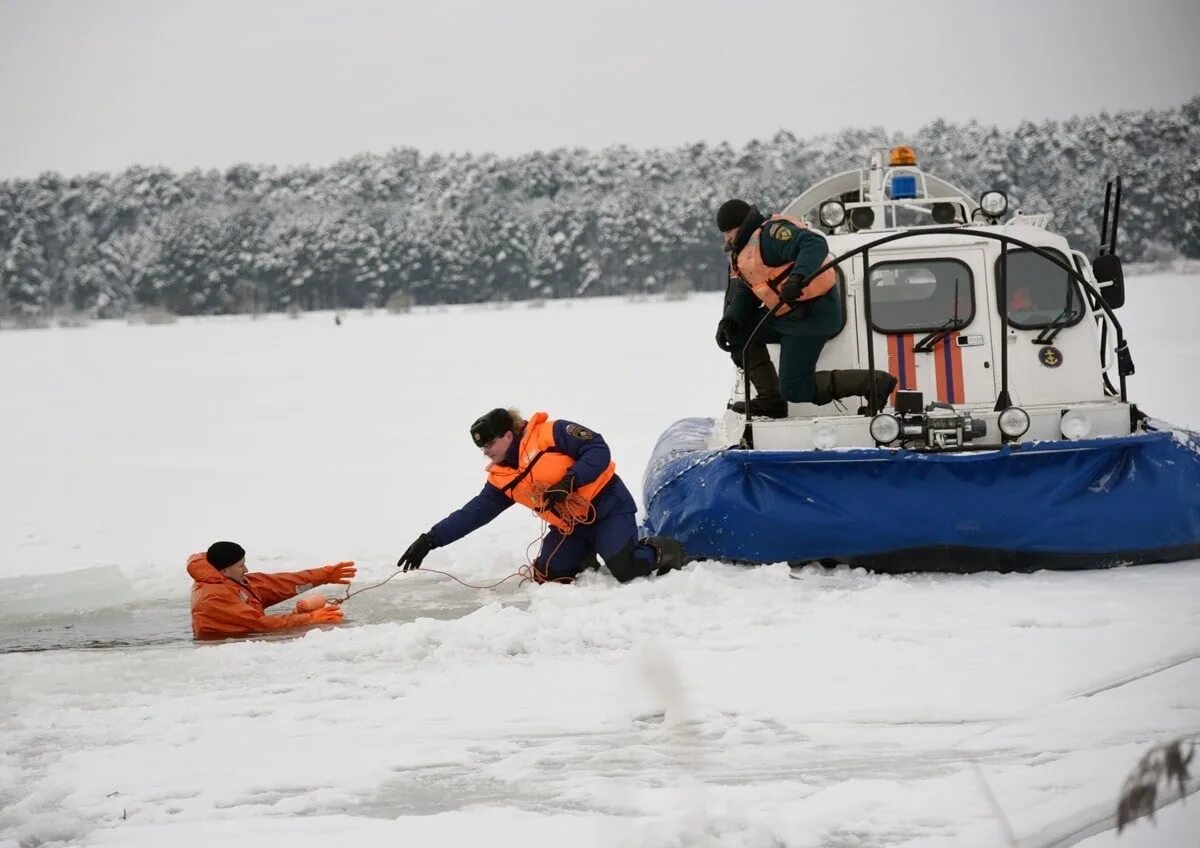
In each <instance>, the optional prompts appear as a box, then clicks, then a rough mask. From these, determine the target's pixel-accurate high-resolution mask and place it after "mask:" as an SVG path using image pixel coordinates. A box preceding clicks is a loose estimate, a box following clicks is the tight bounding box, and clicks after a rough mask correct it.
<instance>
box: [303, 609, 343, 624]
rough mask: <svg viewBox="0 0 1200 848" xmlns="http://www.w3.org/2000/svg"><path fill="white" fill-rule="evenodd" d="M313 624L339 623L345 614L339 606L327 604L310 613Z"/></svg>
mask: <svg viewBox="0 0 1200 848" xmlns="http://www.w3.org/2000/svg"><path fill="white" fill-rule="evenodd" d="M310 614H311V615H312V623H313V624H340V623H341V621H342V619H343V618H345V617H346V614H345V613H344V612H342V608H341V607H336V606H329V607H323V608H321V609H319V610H315V611H313V612H312V613H310Z"/></svg>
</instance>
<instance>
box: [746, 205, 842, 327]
mask: <svg viewBox="0 0 1200 848" xmlns="http://www.w3.org/2000/svg"><path fill="white" fill-rule="evenodd" d="M777 221H786V222H788V223H789V224H793V225H795V226H797V227H801V228H804V229H807V228H808V224H806V223H804V222H803V221H801V220H800V219H799V218H789V217H788V216H786V215H775V216H774V217H772V218H768V219H767V220H766V221H765V222H764V223H763V225H762V226H761V227H759V228H758V229H757V230H755V231H754V234H753V235H751V236H750V238H749V240H748V241H747V242H746V244H745V246H743V247H742V249H741V250H739V251H738V252H737V253H736V254H735V255H734V256H733V257H732V259H731V262H732V269H733V271H734V273H735V275H736V276H738V277H741V279H742V281H743V282H744V283H745V284H746V285H748V286H749V287H750V291H752V292H754V296H755V297H757V298H758V299H759V300H761V301H762V302H763V303H764V304H766V306H767V308H768V309H772V308H774V306H775V304H777V303H779V286H780V284H781V283H782V282H783V281H784V280H786V279H787V276H788V274H789V273H791V270H792V266H793V265H795V264H796V263H795V262H789V263H787V264H786V265H780V266H777V267H772V266H770V265H767V264H765V263H764V262H763V258H762V246H761V241H762V231H763V230H764V229H765V228H766V227H768V226H770V225H771V224H772V223H774V222H777ZM833 258H834V257H833V254H832V253H831V254H829V257H828V258H827V259H826V260H825V261H826V262H832V261H833ZM835 285H837V271H835V270H834V269H833V268H826V269H825V270H824V271H822V272H821V273H820V274H817V276H815V277H814V278H813V279H812V280H811V281H810V282H809V284H808V285H807V286H805V287H804V291H803V292H802V293H801V294H800V300H801V301H805V300H812V299H813V298H814V297H820V296H821V295H823V294H825V293H827V292H828V291H829V290H830V289H832V288H833V287H834V286H835ZM791 311H792V308H791V307H790V306H788V305H787V304H786V303H785V304H784V305H783V306H780V307H779V309H778V310H776V312H775V314H776V315H777V316H778V315H787V314H788V313H789V312H791Z"/></svg>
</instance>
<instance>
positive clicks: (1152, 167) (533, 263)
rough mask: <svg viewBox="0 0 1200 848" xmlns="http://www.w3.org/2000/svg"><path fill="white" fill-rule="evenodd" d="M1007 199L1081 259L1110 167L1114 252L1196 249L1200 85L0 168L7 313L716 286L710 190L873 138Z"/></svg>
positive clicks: (745, 188) (778, 184)
mask: <svg viewBox="0 0 1200 848" xmlns="http://www.w3.org/2000/svg"><path fill="white" fill-rule="evenodd" d="M900 143H905V144H912V145H913V146H914V147H915V148H916V149H917V152H918V155H919V156H920V161H921V165H922V167H924V168H925V169H927V170H929V171H931V172H933V173H936V174H938V175H940V176H944V177H946V178H947V179H949V180H950V181H951V182H953V183H955V184H957V185H960V186H962V187H963V188H965V189H968V190H971V191H975V192H978V191H982V190H983V189H985V188H1000V189H1003V190H1005V191H1007V192H1008V194H1009V197H1010V203H1011V205H1012V206H1013V208H1015V209H1021V210H1024V211H1026V212H1040V211H1053V212H1054V213H1055V219H1054V226H1055V227H1056V228H1057V229H1059V230H1060V231H1061V232H1064V233H1065V234H1066V235H1067V236H1068V238H1069V239H1070V240H1071V242H1072V244H1073V246H1075V247H1078V248H1079V249H1081V250H1084V251H1085V252H1088V253H1089V254H1090V253H1094V251H1095V247H1096V244H1097V230H1098V227H1099V221H1098V217H1099V209H1100V202H1101V198H1102V193H1101V192H1102V187H1103V183H1104V180H1105V179H1106V178H1108V177H1110V176H1112V175H1114V174H1117V173H1120V174H1121V175H1122V176H1123V177H1124V181H1125V200H1124V204H1123V211H1122V218H1121V233H1120V239H1121V244H1122V254H1123V255H1124V256H1125V258H1126V259H1128V260H1138V259H1147V258H1161V256H1162V254H1163V253H1164V252H1168V253H1173V252H1178V253H1179V254H1182V255H1184V256H1188V257H1200V97H1196V98H1193V99H1192V100H1191V101H1189V102H1188V103H1186V104H1184V105H1183V106H1181V107H1179V108H1177V109H1170V110H1165V111H1146V112H1125V113H1118V114H1114V115H1109V114H1101V115H1092V116H1087V117H1081V118H1073V119H1071V120H1067V121H1048V122H1043V123H1038V124H1034V123H1025V124H1022V125H1021V126H1019V127H1017V128H1016V129H1015V130H1012V131H1000V130H998V129H996V128H994V127H988V126H983V125H980V124H978V123H976V122H971V123H967V124H952V123H947V122H944V121H935V122H934V123H932V124H930V125H928V126H926V127H923V128H922V129H920V130H919V131H917V132H916V133H913V134H909V135H903V136H902V135H900V134H889V133H887V132H886V131H885V130H883V129H881V128H873V129H869V130H850V131H844V132H841V133H837V134H833V135H827V136H821V137H817V138H810V139H798V138H796V137H795V136H793V135H791V134H790V133H786V132H783V133H779V134H777V135H776V136H775V137H774V138H772V139H770V140H768V141H753V142H750V143H749V144H747V145H746V146H744V147H742V148H740V149H736V148H734V147H732V146H730V145H728V144H718V145H708V144H694V145H689V146H685V147H680V148H676V149H672V150H659V149H655V150H648V151H635V150H632V149H629V148H626V147H616V148H609V149H604V150H600V151H586V150H574V149H571V150H568V149H559V150H551V151H547V152H538V153H532V154H529V155H525V156H520V157H513V158H499V157H496V156H492V155H477V156H473V155H448V156H444V155H431V156H423V155H421V154H419V153H418V152H417V151H415V150H412V149H406V148H403V149H396V150H392V151H390V152H388V153H385V154H382V155H361V156H357V157H354V158H352V159H348V160H344V161H341V162H338V163H336V164H335V165H332V166H330V167H328V168H310V167H300V168H287V169H279V168H275V167H270V166H255V165H246V164H242V165H236V166H234V167H232V168H230V169H228V170H227V171H225V172H224V173H221V172H219V171H216V170H210V171H201V170H193V171H189V172H187V173H183V174H176V173H173V172H172V171H170V170H166V169H162V168H146V167H132V168H129V169H128V170H126V171H124V172H122V173H118V174H88V175H86V176H78V177H69V178H68V177H63V176H61V175H59V174H56V173H46V174H43V175H41V176H40V177H38V178H37V179H33V180H10V181H7V182H2V183H0V317H5V316H9V317H11V316H18V317H20V316H38V315H47V314H50V313H53V312H56V311H61V310H73V311H79V312H83V313H86V314H89V315H94V316H97V317H111V316H117V315H123V314H126V313H127V312H129V311H131V310H135V309H138V308H141V307H159V308H162V309H166V310H169V311H170V312H173V313H177V314H218V313H228V312H259V311H268V310H282V309H297V308H299V309H319V308H337V307H340V308H349V307H360V306H364V305H372V304H382V303H383V302H385V301H386V300H387V299H388V298H389V297H390V296H392V295H393V294H395V293H397V292H404V293H407V294H408V295H409V296H410V297H411V298H412V300H413V301H414V302H416V303H421V304H432V303H470V302H480V301H495V300H523V299H528V298H533V297H540V298H558V297H576V296H588V295H604V294H638V293H652V292H659V291H664V290H667V289H669V288H670V287H672V286H679V285H681V284H682V285H686V286H691V287H693V288H697V289H712V288H717V287H720V286H723V284H724V281H723V261H724V257H723V255H722V254H721V252H720V250H719V248H718V242H717V236H716V233H715V232H714V230H713V223H712V221H713V213H714V210H715V209H716V207H717V206H718V205H719V204H720V203H721V201H722V200H724V199H726V198H728V197H730V196H740V197H744V198H747V199H749V200H752V201H753V202H757V203H758V204H759V205H760V206H761V207H762V208H764V209H768V210H770V209H779V208H781V207H782V206H783V205H784V204H785V203H786V202H787V201H788V200H790V199H791V198H793V197H794V196H796V195H797V194H799V192H800V191H802V190H803V189H804V188H805V187H807V186H809V185H811V184H812V183H813V182H815V181H816V180H818V179H821V178H823V177H825V176H828V175H830V174H832V173H835V172H837V171H842V170H846V169H849V168H857V167H861V166H862V165H863V164H864V163H865V161H866V155H867V151H868V150H869V149H870V148H871V147H876V146H881V145H889V144H900Z"/></svg>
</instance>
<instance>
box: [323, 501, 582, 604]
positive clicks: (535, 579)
mask: <svg viewBox="0 0 1200 848" xmlns="http://www.w3.org/2000/svg"><path fill="white" fill-rule="evenodd" d="M532 488H533V496H534V499H535V502H536V503H539V504H540V503H542V502H543V499H544V497H545V494H546V489H547V486H546V484H544V483H534V484H533V486H532ZM555 514H556V515H557V516H558V517H559V518H560V519H561V520H562V521H563V522H564V523H565V524H566V525H567V532H566V533H563V534H562V535H561V536H560V537H559V540H558V544H557V545H555V546H554V550H553V551H551V552H550V553H549V554H547V555H546V561H545V563H543V567H542V568H539V567H538V560H537V557H534V556H532V554H531V551H532V550H533V546H534V545H536V544H538V543H540V542H541V541H542V540H544V539H545V538H546V534H547V533H548V532H550V522H549V521H548V520H547V519H546V517H545V515H543V514H542V513H541V512H539V513H538V518H539V519H540V521H541V532H540V533H539V534H538V537H537V538H536V539H534V540H533V541H532V542H530V543H529V544H528V545H527V546H526V548H525V559H526V562H525V564H524V565H522V566H521V567H520V568H518V569H517V570H516V571H514V572H513V573H512V574H509V575H508V576H507V577H502V578H501V579H499V580H497V581H496V582H495V583H484V584H477V583H468V582H467V581H466V580H463V579H461V578H459V577H456V576H455V575H453V574H451V573H450V572H449V571H441V570H439V569H436V568H420V569H419V570H420V571H427V572H429V573H430V574H441V575H443V576H445V577H449V578H450V579H451V580H453V581H454V582H456V583H459V584H461V585H463V586H466V587H467V588H468V589H481V590H482V589H495V588H496V587H497V586H499V585H500V584H502V583H506V582H508V581H509V580H512V579H513V578H514V577H519V578H520V580H521V582H520V583H518V584H517V585H519V586H523V585H525V584H526V583H539V584H540V583H570V582H571V581H572V580H573V579H574V578H573V577H551V576H550V561H551V560H552V559H553V558H554V555H555V554H557V553H558V550H559V548H561V547H562V544H563V542H565V541H566V540H567V536H568V535H569V534H570V532H571V531H573V530H574V529H575V528H576V527H578V526H579V525H581V524H593V523H595V521H596V507H595V505H593V504H592V502H591V501H589V500H588V499H587V498H585V497H583V495H580V494H579V493H577V492H571V494H569V495H567V499H566V500H565V501H563V504H562V506H561V507H559V508H558V509H557V510H556V511H555ZM403 573H404V572H403V571H399V570H397V571H395V572H393V573H392V574H390V575H388V576H387V578H385V579H384V580H380V581H379V582H378V583H372V584H371V585H370V586H363V587H362V588H361V589H355V590H354V591H353V592H351V591H350V587H349V586H347V587H346V594H345V595H343V596H342V597H340V598H331V599H330V601H329V603H331V604H334V605H335V606H341V605H342V604H344V603H345V602H346V601H348V600H350V599H351V598H353V597H354V596H355V595H360V594H362V593H363V592H369V591H371V590H372V589H378V588H379V587H380V586H382V585H384V584H385V583H388V582H389V581H391V580H393V579H394V578H396V577H397V576H399V575H401V574H403Z"/></svg>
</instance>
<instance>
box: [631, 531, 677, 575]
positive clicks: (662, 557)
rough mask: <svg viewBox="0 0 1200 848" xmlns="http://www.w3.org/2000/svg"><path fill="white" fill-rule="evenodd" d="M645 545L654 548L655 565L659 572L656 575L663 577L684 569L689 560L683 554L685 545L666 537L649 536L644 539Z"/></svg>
mask: <svg viewBox="0 0 1200 848" xmlns="http://www.w3.org/2000/svg"><path fill="white" fill-rule="evenodd" d="M642 542H643V543H644V544H647V545H649V546H650V547H652V548H654V555H655V564H656V565H657V567H658V570H657V571H655V572H654V573H655V575H656V576H659V577H661V576H662V575H664V574H666V573H667V572H668V571H674V570H675V569H677V568H683V566H684V565H685V564H686V562H687V559H686V557H685V556H684V553H683V545H681V544H679V543H678V542H676V541H675V540H674V539H668V538H667V537H666V536H647V537H646V538H645V539H642Z"/></svg>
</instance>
